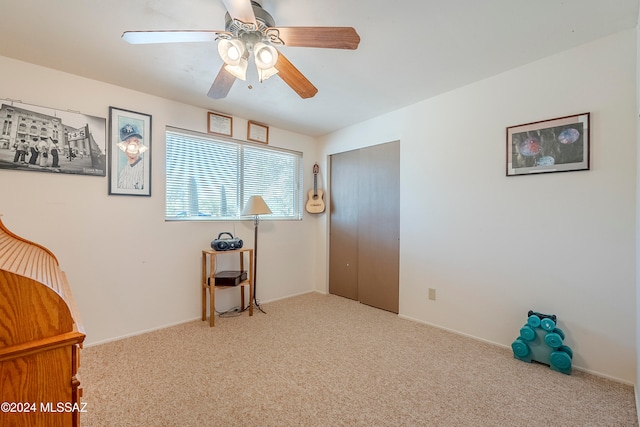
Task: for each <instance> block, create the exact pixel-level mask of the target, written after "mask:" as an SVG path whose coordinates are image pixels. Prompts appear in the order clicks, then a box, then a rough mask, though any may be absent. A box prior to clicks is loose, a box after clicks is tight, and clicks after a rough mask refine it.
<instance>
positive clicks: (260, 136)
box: [247, 120, 269, 144]
mask: <svg viewBox="0 0 640 427" xmlns="http://www.w3.org/2000/svg"><path fill="white" fill-rule="evenodd" d="M247 139H248V140H249V141H254V142H263V143H265V144H268V143H269V126H266V125H263V124H261V123H256V122H253V121H251V120H249V122H248V123H247Z"/></svg>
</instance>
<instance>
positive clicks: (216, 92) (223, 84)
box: [207, 64, 236, 99]
mask: <svg viewBox="0 0 640 427" xmlns="http://www.w3.org/2000/svg"><path fill="white" fill-rule="evenodd" d="M224 67H225V65H224V64H223V65H222V68H221V69H220V72H219V73H218V75H217V76H216V79H215V80H214V81H213V84H212V85H211V89H209V93H207V96H208V97H209V98H213V99H222V98H225V97H226V96H227V95H228V94H229V91H230V90H231V86H233V82H235V81H236V78H235V76H234V75H233V74H231V73H230V72H228V71H227V70H226V69H225V68H224Z"/></svg>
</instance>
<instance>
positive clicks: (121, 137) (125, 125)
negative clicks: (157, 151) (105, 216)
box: [109, 107, 151, 196]
mask: <svg viewBox="0 0 640 427" xmlns="http://www.w3.org/2000/svg"><path fill="white" fill-rule="evenodd" d="M109 194H119V195H126V196H151V116H150V115H148V114H143V113H136V112H134V111H129V110H123V109H121V108H116V107H109Z"/></svg>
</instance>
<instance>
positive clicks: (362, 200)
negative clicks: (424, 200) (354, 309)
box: [358, 142, 400, 313]
mask: <svg viewBox="0 0 640 427" xmlns="http://www.w3.org/2000/svg"><path fill="white" fill-rule="evenodd" d="M359 179H360V180H359V191H358V194H359V197H358V202H359V207H358V219H359V221H358V299H359V300H360V302H362V303H363V304H367V305H371V306H374V307H378V308H382V309H384V310H388V311H392V312H394V313H397V312H398V299H399V289H398V287H399V276H400V255H399V254H400V242H399V239H400V143H399V142H392V143H388V144H382V145H376V146H373V147H369V148H366V149H362V150H360V177H359Z"/></svg>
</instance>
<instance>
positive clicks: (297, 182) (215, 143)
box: [165, 128, 302, 220]
mask: <svg viewBox="0 0 640 427" xmlns="http://www.w3.org/2000/svg"><path fill="white" fill-rule="evenodd" d="M166 156H167V158H166V203H165V219H166V220H212V219H222V220H224V219H228V220H235V219H239V218H240V213H241V212H242V208H243V207H244V203H245V202H246V201H247V200H248V199H249V197H250V196H253V195H260V196H262V198H263V199H264V200H265V202H266V203H267V205H269V208H270V209H271V211H272V212H273V214H272V215H267V216H265V217H264V219H301V218H302V153H299V152H293V151H286V150H280V149H274V148H270V147H268V146H264V147H262V146H258V145H254V144H250V143H244V142H240V141H232V140H226V139H221V138H215V137H212V136H209V135H206V134H198V133H195V132H190V131H185V130H178V129H173V128H167V130H166Z"/></svg>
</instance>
